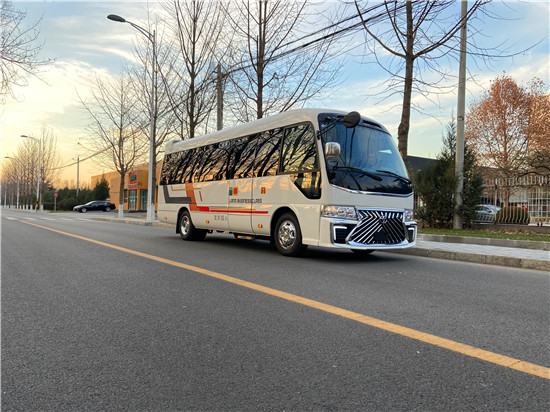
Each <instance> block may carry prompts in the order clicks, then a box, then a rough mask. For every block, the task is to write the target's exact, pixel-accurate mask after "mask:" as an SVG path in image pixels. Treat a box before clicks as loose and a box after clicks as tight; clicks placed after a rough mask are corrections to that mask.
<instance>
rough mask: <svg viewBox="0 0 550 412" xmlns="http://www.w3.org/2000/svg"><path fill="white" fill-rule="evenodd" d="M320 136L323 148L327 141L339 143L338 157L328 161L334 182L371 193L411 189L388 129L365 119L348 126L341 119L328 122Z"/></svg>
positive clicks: (323, 125) (328, 167) (405, 192)
mask: <svg viewBox="0 0 550 412" xmlns="http://www.w3.org/2000/svg"><path fill="white" fill-rule="evenodd" d="M321 139H322V143H323V150H324V147H325V145H326V143H327V142H335V143H339V144H340V157H339V159H338V160H337V161H331V162H328V161H327V162H326V166H327V172H328V176H329V182H330V183H331V184H333V185H336V186H340V187H344V188H346V189H350V190H358V191H368V192H380V193H393V194H409V193H411V192H412V187H411V181H410V180H409V179H408V177H407V170H406V168H405V165H404V163H403V160H402V158H401V156H400V154H399V152H398V150H397V148H396V146H395V144H394V142H393V140H392V137H391V136H390V135H389V134H388V133H387V132H386V131H385V130H383V129H381V128H378V127H376V126H375V125H372V126H371V125H369V124H368V123H365V122H362V123H361V124H359V125H357V126H356V127H353V128H347V127H346V126H345V125H344V122H343V121H342V120H338V121H336V123H334V122H333V121H332V122H331V121H326V122H324V123H323V122H322V123H321Z"/></svg>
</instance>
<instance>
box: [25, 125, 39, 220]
mask: <svg viewBox="0 0 550 412" xmlns="http://www.w3.org/2000/svg"><path fill="white" fill-rule="evenodd" d="M21 137H24V138H26V139H32V140H34V141H36V142H38V179H37V180H36V212H38V211H39V210H40V203H41V202H40V200H41V199H40V168H41V165H40V161H41V160H42V139H38V138H37V137H32V136H27V135H24V134H22V135H21Z"/></svg>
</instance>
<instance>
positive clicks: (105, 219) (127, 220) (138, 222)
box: [92, 217, 175, 228]
mask: <svg viewBox="0 0 550 412" xmlns="http://www.w3.org/2000/svg"><path fill="white" fill-rule="evenodd" d="M92 219H93V220H100V221H103V222H114V223H125V224H127V225H139V226H152V227H165V228H175V226H174V225H171V224H168V223H163V222H159V221H155V222H146V221H145V220H143V219H132V218H122V219H118V218H108V217H94V218H92Z"/></svg>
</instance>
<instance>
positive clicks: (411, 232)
mask: <svg viewBox="0 0 550 412" xmlns="http://www.w3.org/2000/svg"><path fill="white" fill-rule="evenodd" d="M358 213H359V217H360V220H359V221H353V220H344V219H328V220H329V223H330V225H329V227H330V243H331V245H332V246H333V247H342V248H347V249H358V250H362V249H364V250H369V249H400V248H407V247H412V246H414V245H416V236H417V225H416V222H414V221H405V220H404V211H403V210H380V209H358ZM322 226H324V225H322Z"/></svg>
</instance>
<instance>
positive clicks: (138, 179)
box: [91, 162, 162, 212]
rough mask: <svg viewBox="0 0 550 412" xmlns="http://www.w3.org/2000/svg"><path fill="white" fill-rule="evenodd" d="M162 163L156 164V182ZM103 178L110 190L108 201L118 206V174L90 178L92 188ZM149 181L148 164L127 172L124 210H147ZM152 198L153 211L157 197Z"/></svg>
mask: <svg viewBox="0 0 550 412" xmlns="http://www.w3.org/2000/svg"><path fill="white" fill-rule="evenodd" d="M161 166H162V162H158V163H157V169H156V175H157V182H158V179H159V176H160V168H161ZM103 177H105V180H107V183H109V189H110V201H111V202H113V203H114V204H115V205H117V208H118V205H119V194H120V174H119V173H118V172H116V171H115V172H109V173H102V174H100V175H95V176H92V177H91V184H92V187H95V185H96V183H97V182H99V181H100V180H101V179H102V178H103ZM148 181H149V164H148V163H145V164H141V165H139V166H135V167H134V168H133V169H132V170H131V171H130V172H128V173H127V174H126V176H125V178H124V194H123V205H124V210H125V211H129V212H137V211H146V210H147V192H148V187H147V186H148ZM155 195H156V193H155V194H154V196H153V199H154V203H155V210H156V205H157V197H156V196H155Z"/></svg>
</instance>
